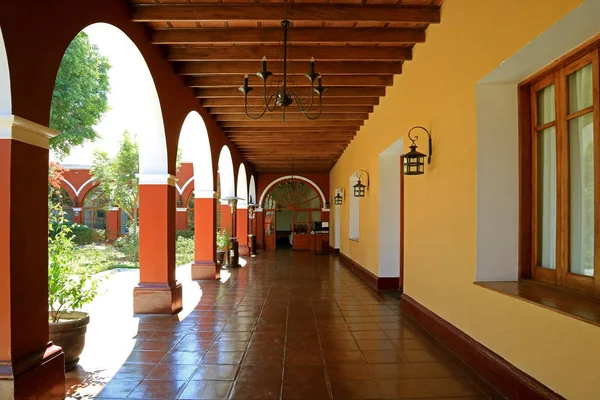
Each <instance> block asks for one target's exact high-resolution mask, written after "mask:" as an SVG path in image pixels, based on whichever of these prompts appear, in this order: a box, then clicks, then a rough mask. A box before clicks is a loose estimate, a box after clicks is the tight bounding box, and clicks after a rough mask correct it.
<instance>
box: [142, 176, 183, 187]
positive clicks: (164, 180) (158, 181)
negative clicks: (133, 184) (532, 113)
mask: <svg viewBox="0 0 600 400" xmlns="http://www.w3.org/2000/svg"><path fill="white" fill-rule="evenodd" d="M136 176H137V177H138V179H139V184H140V185H169V186H175V182H177V181H178V180H179V178H177V177H176V176H175V175H171V174H136Z"/></svg>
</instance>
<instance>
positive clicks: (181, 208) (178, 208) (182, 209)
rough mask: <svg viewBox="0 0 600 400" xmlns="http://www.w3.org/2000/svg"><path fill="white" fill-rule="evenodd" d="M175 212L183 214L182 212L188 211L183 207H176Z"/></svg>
mask: <svg viewBox="0 0 600 400" xmlns="http://www.w3.org/2000/svg"><path fill="white" fill-rule="evenodd" d="M176 210H177V211H179V212H184V211H187V210H188V209H187V208H185V207H177V209H176Z"/></svg>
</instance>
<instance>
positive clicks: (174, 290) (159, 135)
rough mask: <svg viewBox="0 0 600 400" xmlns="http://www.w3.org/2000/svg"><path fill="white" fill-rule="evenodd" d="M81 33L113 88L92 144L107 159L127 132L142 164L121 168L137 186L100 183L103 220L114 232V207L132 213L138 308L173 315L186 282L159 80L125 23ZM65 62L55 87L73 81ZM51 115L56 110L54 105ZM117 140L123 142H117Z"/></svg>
mask: <svg viewBox="0 0 600 400" xmlns="http://www.w3.org/2000/svg"><path fill="white" fill-rule="evenodd" d="M82 32H83V34H85V35H86V37H87V38H86V39H85V40H86V41H87V40H89V42H90V43H92V44H93V45H95V46H96V47H97V48H98V51H99V52H100V53H101V54H102V55H103V56H105V57H107V58H108V60H109V63H110V64H111V68H110V70H109V72H108V80H109V85H110V86H111V89H112V91H111V93H110V94H108V95H106V98H107V99H108V107H109V108H110V111H109V112H107V113H106V114H104V115H103V116H102V117H101V118H100V120H99V121H98V120H96V122H95V125H94V127H93V129H94V130H96V132H97V133H98V134H99V135H100V139H99V140H98V141H97V142H96V143H95V145H100V146H101V148H102V149H103V150H105V151H106V152H107V155H108V157H109V159H113V157H115V156H116V155H117V154H118V153H119V147H120V144H121V142H122V140H123V136H122V135H123V134H124V132H125V131H128V132H130V134H131V136H133V137H134V139H133V141H136V142H137V151H138V154H139V156H138V157H139V159H138V161H139V162H138V163H137V164H138V165H136V166H131V167H126V169H123V172H124V173H129V174H131V175H132V176H133V175H134V174H135V175H136V176H137V177H138V181H137V185H136V184H135V181H134V180H132V179H130V180H128V182H134V183H133V185H131V186H129V184H123V185H121V186H119V188H118V190H112V189H110V188H108V187H106V186H104V185H103V184H102V182H99V184H100V185H101V186H102V187H101V189H103V190H104V191H105V192H106V195H107V197H108V198H110V199H111V203H110V204H109V205H108V206H109V211H108V212H107V214H110V218H109V216H108V215H107V217H106V225H107V226H108V225H109V224H110V225H111V226H113V228H114V229H113V230H114V231H115V232H118V231H119V227H120V225H121V220H122V219H124V218H122V216H121V213H119V212H118V209H117V208H115V207H119V208H121V209H122V210H123V211H125V212H126V213H127V214H128V215H130V216H131V218H132V221H131V222H132V224H133V226H134V227H136V228H134V229H133V232H136V233H137V225H139V265H140V283H139V284H138V286H137V287H135V288H134V312H136V313H171V312H174V311H177V310H178V309H180V308H181V286H180V285H179V284H178V283H177V282H176V280H175V257H174V251H172V249H173V246H174V245H175V238H174V230H175V218H174V213H173V211H174V210H173V209H172V206H173V202H172V201H171V199H172V198H174V196H175V187H174V185H175V180H174V179H173V178H174V177H172V176H170V175H169V174H168V165H167V142H166V135H165V129H164V123H163V115H162V109H161V104H160V99H159V96H158V92H157V90H156V86H155V84H154V79H153V77H152V74H151V72H150V69H149V67H148V65H147V64H146V61H145V59H144V57H143V55H142V53H141V52H140V51H139V49H138V48H137V46H136V45H135V43H134V42H133V41H132V40H131V39H130V38H129V37H128V36H127V35H126V34H125V33H124V32H123V31H121V30H120V29H118V28H116V27H115V26H112V25H109V24H105V23H97V24H92V25H89V26H88V27H86V28H85V29H84V30H83V31H82ZM79 35H82V33H81V32H80V33H79V34H78V36H76V37H75V38H74V39H73V40H74V41H75V40H76V39H78V40H80V39H81V36H79ZM74 41H72V43H75V42H74ZM88 46H89V45H88ZM67 50H68V48H67ZM67 50H66V51H67ZM67 60H68V59H67V58H66V57H64V56H63V60H62V62H61V66H60V67H59V70H58V72H57V83H56V84H55V91H56V89H57V88H60V87H63V86H56V85H58V83H59V81H58V78H59V77H60V78H61V80H60V82H62V83H61V84H63V85H64V84H65V82H66V84H67V85H68V83H69V79H74V78H71V75H66V80H65V75H64V74H61V68H63V65H66V64H65V63H66V62H67ZM100 68H104V67H100ZM95 95H96V96H98V94H95ZM54 100H55V99H54V98H53V107H54V105H55V102H54ZM57 104H58V103H57ZM60 104H61V106H62V107H63V108H64V107H66V108H64V109H65V110H67V112H68V111H69V109H70V108H74V107H73V105H72V104H69V103H64V102H63V103H60ZM51 113H52V115H53V114H54V111H52V112H51ZM52 120H53V118H52V117H51V121H52ZM136 139H137V140H136ZM116 143H119V145H118V146H115V145H114V144H116ZM130 148H131V146H130ZM91 150H92V149H91V148H89V149H87V151H88V152H89V153H88V155H87V159H85V160H84V161H83V162H81V163H84V164H85V163H89V162H90V161H89V160H90V159H91V153H92V151H91ZM132 151H135V150H132ZM72 163H74V164H78V163H79V162H72ZM124 165H132V164H131V163H125V164H124ZM133 165H135V164H133ZM136 167H137V168H136ZM136 169H137V171H136ZM109 176H110V175H109ZM110 181H112V180H110ZM123 187H127V190H123ZM117 192H119V193H118V194H117ZM86 197H87V196H86ZM92 208H93V207H92ZM138 209H139V211H140V213H139V218H138V217H137V213H138ZM93 212H94V213H95V212H96V211H93ZM98 212H100V211H98ZM84 217H85V215H84ZM109 219H110V222H109ZM93 220H94V221H93V222H92V223H93V224H94V225H96V215H94V218H93ZM136 220H137V221H136ZM111 229H112V228H111ZM156 295H158V297H160V299H158V301H157V299H156V298H155V299H154V300H150V298H151V297H153V296H156Z"/></svg>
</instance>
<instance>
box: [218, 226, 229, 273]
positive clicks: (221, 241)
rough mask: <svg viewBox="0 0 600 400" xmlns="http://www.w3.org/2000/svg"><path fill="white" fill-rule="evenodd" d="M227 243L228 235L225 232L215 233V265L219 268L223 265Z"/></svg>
mask: <svg viewBox="0 0 600 400" xmlns="http://www.w3.org/2000/svg"><path fill="white" fill-rule="evenodd" d="M227 243H229V234H228V233H227V231H226V230H222V231H217V264H219V266H221V265H223V261H224V258H225V251H226V250H227Z"/></svg>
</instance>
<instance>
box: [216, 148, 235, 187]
mask: <svg viewBox="0 0 600 400" xmlns="http://www.w3.org/2000/svg"><path fill="white" fill-rule="evenodd" d="M219 179H220V188H221V198H225V197H234V196H235V180H234V175H233V159H232V158H231V152H230V151H229V147H227V146H223V148H222V149H221V153H220V154H219Z"/></svg>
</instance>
